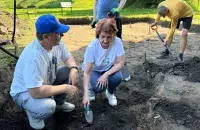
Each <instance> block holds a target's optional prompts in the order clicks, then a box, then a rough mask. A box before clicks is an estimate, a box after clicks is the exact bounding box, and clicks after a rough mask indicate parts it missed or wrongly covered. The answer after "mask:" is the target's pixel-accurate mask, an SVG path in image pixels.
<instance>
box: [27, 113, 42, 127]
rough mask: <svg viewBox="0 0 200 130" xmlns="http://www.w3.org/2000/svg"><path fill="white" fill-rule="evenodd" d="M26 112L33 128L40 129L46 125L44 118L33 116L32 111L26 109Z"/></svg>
mask: <svg viewBox="0 0 200 130" xmlns="http://www.w3.org/2000/svg"><path fill="white" fill-rule="evenodd" d="M26 114H27V116H28V120H29V124H30V126H31V127H32V128H34V129H37V130H40V129H43V128H44V127H45V124H44V120H42V119H36V118H33V117H32V115H31V113H30V112H29V111H27V110H26Z"/></svg>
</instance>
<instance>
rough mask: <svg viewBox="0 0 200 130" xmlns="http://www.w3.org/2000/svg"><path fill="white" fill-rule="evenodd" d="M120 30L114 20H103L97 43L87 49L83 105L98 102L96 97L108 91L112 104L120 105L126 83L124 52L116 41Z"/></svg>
mask: <svg viewBox="0 0 200 130" xmlns="http://www.w3.org/2000/svg"><path fill="white" fill-rule="evenodd" d="M116 33H117V27H116V22H115V20H114V19H112V18H109V19H102V20H100V21H99V22H98V23H97V27H96V39H94V40H93V41H92V42H91V43H90V44H89V45H88V47H87V49H86V52H85V55H84V61H83V64H82V68H83V70H84V77H83V78H84V96H83V104H84V105H86V104H90V101H94V100H95V94H97V93H102V92H103V91H104V90H106V92H105V95H106V97H107V98H108V101H109V104H110V105H112V106H116V105H117V99H116V96H115V95H114V93H115V90H116V87H118V86H119V85H120V83H121V81H122V74H121V72H120V70H121V69H122V68H123V66H124V60H125V57H124V54H125V52H124V48H123V43H122V41H121V39H120V38H118V37H116Z"/></svg>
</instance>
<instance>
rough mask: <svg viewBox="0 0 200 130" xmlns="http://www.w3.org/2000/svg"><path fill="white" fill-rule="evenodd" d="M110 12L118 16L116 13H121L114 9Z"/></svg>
mask: <svg viewBox="0 0 200 130" xmlns="http://www.w3.org/2000/svg"><path fill="white" fill-rule="evenodd" d="M110 12H111V13H112V14H116V13H119V9H118V8H113V9H112V10H111V11H110Z"/></svg>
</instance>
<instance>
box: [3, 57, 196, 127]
mask: <svg viewBox="0 0 200 130" xmlns="http://www.w3.org/2000/svg"><path fill="white" fill-rule="evenodd" d="M129 69H130V72H132V73H131V76H132V80H130V81H128V82H122V83H121V85H120V87H119V88H117V93H116V95H117V98H118V105H117V106H116V107H112V106H109V105H108V101H107V99H106V98H105V96H104V93H102V94H99V95H97V99H96V101H95V102H92V106H91V109H92V110H93V113H94V122H93V124H92V125H89V124H87V122H86V121H85V118H84V110H83V106H82V104H81V100H82V88H81V85H80V86H79V87H80V92H79V95H78V98H76V100H75V99H73V102H74V103H75V104H76V109H75V111H73V112H71V113H62V112H56V113H55V114H54V115H53V116H52V117H50V118H49V119H47V120H46V121H45V122H46V127H45V129H47V130H54V129H56V130H64V129H65V130H66V129H69V130H77V129H85V130H86V129H87V130H111V129H113V130H114V129H117V130H128V129H132V130H150V129H155V130H172V129H173V130H178V129H180V130H188V129H189V130H190V129H191V130H199V129H200V111H199V106H198V102H199V101H197V100H194V99H199V98H196V97H195V94H196V93H198V92H199V91H200V90H199V89H196V88H197V87H198V85H199V82H200V80H199V76H200V73H199V71H200V58H199V57H193V58H191V59H189V60H186V61H185V66H180V65H178V66H174V65H173V64H170V65H162V64H157V63H153V62H150V61H148V60H147V61H146V62H143V63H141V64H138V65H136V66H132V67H131V66H129ZM133 70H134V71H133ZM12 75H13V69H11V68H7V69H1V70H0V82H1V86H0V89H1V91H0V99H1V100H0V115H1V116H0V124H1V125H0V129H2V130H23V129H24V130H27V129H31V128H30V127H29V124H28V120H27V117H26V115H25V112H24V111H23V110H20V109H18V107H17V106H16V105H15V104H14V102H13V101H12V99H11V97H10V96H9V94H8V92H9V87H10V83H11V80H12ZM194 84H195V85H194ZM181 85H182V86H181ZM67 99H68V100H71V99H70V98H67Z"/></svg>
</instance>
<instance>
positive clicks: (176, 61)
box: [175, 57, 185, 66]
mask: <svg viewBox="0 0 200 130" xmlns="http://www.w3.org/2000/svg"><path fill="white" fill-rule="evenodd" d="M184 63H185V62H184V60H183V59H181V58H180V57H177V58H175V65H176V66H177V65H181V66H182V65H184Z"/></svg>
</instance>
